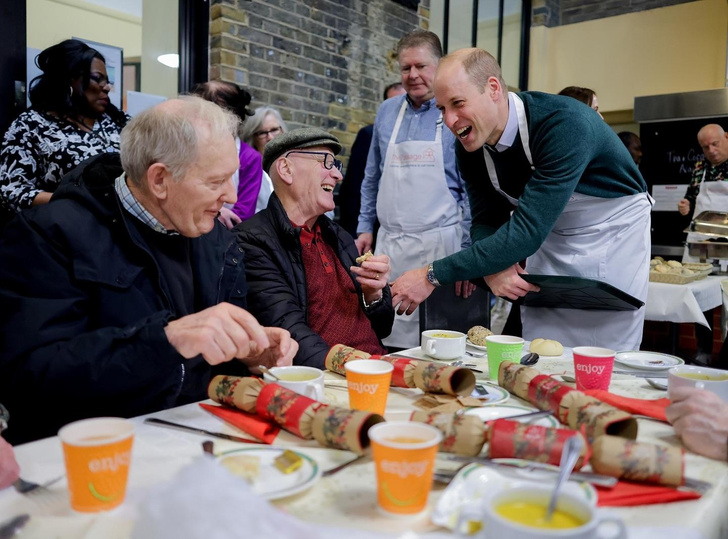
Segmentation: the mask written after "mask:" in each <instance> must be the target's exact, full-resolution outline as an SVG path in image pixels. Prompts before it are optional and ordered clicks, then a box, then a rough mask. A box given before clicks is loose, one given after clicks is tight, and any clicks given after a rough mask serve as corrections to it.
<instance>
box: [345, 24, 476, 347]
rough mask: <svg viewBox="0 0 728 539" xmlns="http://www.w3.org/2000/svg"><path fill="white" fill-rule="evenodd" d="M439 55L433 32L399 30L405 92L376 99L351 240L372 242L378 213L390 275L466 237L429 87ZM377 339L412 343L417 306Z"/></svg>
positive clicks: (380, 247)
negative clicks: (377, 104) (379, 102)
mask: <svg viewBox="0 0 728 539" xmlns="http://www.w3.org/2000/svg"><path fill="white" fill-rule="evenodd" d="M441 56H442V47H441V45H440V40H439V38H438V37H437V36H436V35H435V34H433V33H432V32H428V31H425V30H417V31H415V32H412V33H410V34H408V35H406V36H405V37H403V38H402V39H401V40H400V41H399V43H398V45H397V59H398V61H399V65H400V71H401V74H402V84H403V85H404V88H405V90H406V92H407V94H406V95H404V96H399V97H395V98H392V99H388V100H387V101H385V102H384V103H382V105H381V106H380V107H379V111H378V112H377V118H376V121H375V122H374V135H373V140H372V145H371V148H370V149H369V156H368V158H367V167H366V172H365V176H364V181H363V183H362V189H361V214H360V215H359V226H358V228H357V233H358V234H359V236H358V238H357V241H356V243H357V247H358V248H359V251H360V252H361V253H364V252H366V251H368V250H369V249H371V246H372V243H373V240H374V237H373V230H374V221H375V220H376V219H377V218H378V219H379V221H380V223H381V228H380V229H379V232H378V234H377V247H376V254H387V255H389V258H390V260H391V267H392V273H391V275H392V278H394V279H396V278H397V277H399V275H401V274H402V273H404V272H405V271H407V270H410V269H413V268H417V267H420V266H422V265H424V264H426V263H427V262H428V261H430V260H431V259H432V258H433V256H434V257H435V258H439V257H442V256H448V255H451V254H453V253H455V252H457V251H459V250H460V249H461V248H464V247H468V246H469V244H470V238H469V234H468V230H469V228H470V209H469V206H468V200H467V196H466V193H465V185H464V183H463V180H462V178H461V177H460V173H459V172H458V170H457V167H456V165H455V137H454V136H453V134H452V133H451V132H450V131H449V130H448V129H443V123H442V115H441V114H440V112H439V111H438V110H437V108H436V107H435V99H434V93H433V91H432V82H433V79H434V76H435V70H436V69H437V64H438V62H439V60H440V57H441ZM461 286H462V291H461V290H460V289H461ZM472 289H473V285H472V284H470V283H464V284H461V283H457V284H456V290H457V291H458V293H462V295H463V296H464V297H468V296H469V295H470V292H471V291H472ZM384 344H385V345H387V346H390V347H395V348H409V347H412V346H416V345H418V344H419V316H417V313H416V312H415V315H413V316H411V317H397V319H396V320H395V324H394V328H393V329H392V334H391V335H390V336H389V337H388V338H387V339H385V340H384Z"/></svg>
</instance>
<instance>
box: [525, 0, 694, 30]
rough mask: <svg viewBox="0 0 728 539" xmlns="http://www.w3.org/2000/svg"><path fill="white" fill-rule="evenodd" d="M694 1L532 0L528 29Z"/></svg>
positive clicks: (692, 0)
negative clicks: (529, 27) (530, 26)
mask: <svg viewBox="0 0 728 539" xmlns="http://www.w3.org/2000/svg"><path fill="white" fill-rule="evenodd" d="M694 1H695V0H533V4H532V16H531V25H532V26H549V27H553V26H562V25H565V24H573V23H577V22H584V21H591V20H594V19H603V18H605V17H614V16H615V15H624V14H625V13H633V12H636V11H647V10H649V9H656V8H660V7H666V6H673V5H676V4H685V3H687V2H694Z"/></svg>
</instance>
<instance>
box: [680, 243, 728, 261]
mask: <svg viewBox="0 0 728 539" xmlns="http://www.w3.org/2000/svg"><path fill="white" fill-rule="evenodd" d="M688 252H689V253H690V256H697V257H698V258H700V259H701V260H708V259H711V258H728V241H689V242H688Z"/></svg>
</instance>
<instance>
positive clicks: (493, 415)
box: [465, 387, 559, 427]
mask: <svg viewBox="0 0 728 539" xmlns="http://www.w3.org/2000/svg"><path fill="white" fill-rule="evenodd" d="M488 391H490V387H488ZM535 411H536V410H532V409H529V408H524V407H522V406H514V405H512V404H494V405H488V406H482V407H480V408H469V409H468V410H467V411H466V412H465V414H466V415H474V416H477V417H479V418H480V419H482V420H483V421H492V420H494V419H504V418H509V417H513V416H515V415H521V414H527V413H529V412H535ZM513 419H514V420H516V421H517V420H518V418H515V417H513ZM529 419H531V420H532V419H533V418H530V417H527V418H526V419H525V420H526V421H528V420H529ZM532 424H533V425H541V426H543V427H558V426H559V421H558V420H557V419H556V418H555V417H554V416H552V415H550V416H546V417H540V418H538V419H536V420H534V421H533V423H532Z"/></svg>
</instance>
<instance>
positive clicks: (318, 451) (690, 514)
mask: <svg viewBox="0 0 728 539" xmlns="http://www.w3.org/2000/svg"><path fill="white" fill-rule="evenodd" d="M413 352H415V351H414V350H413ZM417 355H419V354H417ZM463 359H467V360H468V361H470V362H473V363H475V364H476V365H477V366H478V368H480V369H482V370H483V371H485V372H486V374H485V375H479V376H487V369H488V367H487V359H486V358H480V359H473V358H470V357H466V358H465V357H464V358H463ZM536 368H538V369H540V370H541V371H542V372H544V373H547V374H555V373H569V374H572V375H573V359H572V357H571V352H570V350H566V352H565V354H564V355H563V356H561V357H559V358H541V359H540V360H539V363H538V364H537V365H536ZM326 377H327V382H328V383H327V389H326V400H327V401H328V402H329V403H331V404H338V405H341V406H348V394H347V392H346V390H345V389H342V388H344V387H345V381H344V380H343V378H342V377H341V376H339V375H335V374H331V373H327V375H326ZM333 386H337V387H333ZM610 389H611V390H612V391H613V392H614V393H617V394H622V395H628V396H633V397H639V398H659V397H664V396H665V393H664V392H661V391H658V390H655V389H653V388H651V387H650V386H649V385H648V384H647V382H646V381H645V380H643V379H636V378H634V377H631V376H626V375H614V377H613V379H612V385H611V388H610ZM421 395H422V393H421V392H420V391H419V390H416V389H400V388H393V389H392V390H391V392H390V395H389V399H388V403H387V413H386V414H385V415H386V417H387V419H389V420H402V419H406V418H408V416H409V413H410V412H411V411H412V410H413V405H412V403H413V402H414V400H416V399H417V398H419V397H420V396H421ZM511 400H512V401H515V402H520V403H522V401H520V399H516V398H515V397H511ZM152 415H153V416H155V417H160V418H164V419H167V420H169V421H175V422H179V423H184V424H187V425H193V426H197V427H201V428H205V429H209V430H213V431H222V432H226V433H229V434H238V435H239V434H240V432H239V431H237V430H236V429H234V428H233V427H230V426H228V425H227V424H225V423H223V422H222V421H220V420H219V419H217V418H216V417H214V416H212V415H210V414H208V413H206V412H205V411H203V410H202V408H200V407H199V406H198V405H197V404H190V405H187V406H182V407H179V408H174V409H171V410H166V411H163V412H159V413H155V414H152ZM133 421H134V423H135V425H136V427H137V430H136V436H135V441H134V448H133V456H132V466H131V472H130V478H129V491H128V495H127V501H126V502H125V503H124V505H123V506H122V507H120V508H118V509H117V510H115V511H112V512H110V513H107V514H99V515H79V514H74V513H73V512H72V511H71V509H70V507H69V504H68V494H67V492H66V482H65V479H64V480H62V481H60V482H59V483H56V484H55V485H53V486H52V487H51V491H52V493H53V494H51V495H48V496H47V497H45V498H44V497H38V498H36V499H33V498H30V497H24V496H22V495H20V494H18V493H16V492H15V491H14V489H12V488H9V489H5V490H3V491H0V522H1V521H3V520H5V519H6V518H10V517H11V516H13V515H17V514H21V513H30V514H31V515H32V516H31V520H30V522H29V524H28V525H27V526H26V528H25V529H24V530H23V533H22V535H21V536H20V537H22V538H24V539H28V538H43V539H46V538H49V537H53V538H58V539H62V538H74V539H75V538H79V537H83V538H85V539H96V538H99V539H117V538H118V539H128V538H129V537H130V534H131V530H132V528H133V526H134V518H135V515H136V511H137V507H138V506H139V504H140V501H141V500H142V499H143V498H144V496H145V495H146V494H147V493H148V491H149V489H150V488H151V487H153V486H155V485H158V484H160V483H162V482H165V481H168V480H170V479H171V478H172V477H173V476H174V475H175V474H176V473H177V472H178V471H179V470H180V469H181V468H183V467H184V466H186V465H187V464H189V463H190V462H191V461H192V460H193V459H195V458H197V457H198V456H199V455H200V453H201V441H203V440H205V439H206V438H205V437H203V436H198V435H195V434H191V433H186V432H180V431H176V430H169V429H164V428H159V427H154V426H151V425H145V424H144V423H143V418H135V419H133ZM638 423H639V436H638V440H639V441H645V442H650V443H656V444H662V445H678V444H679V440H678V439H677V438H676V437H675V435H674V432H673V429H672V427H671V426H669V425H667V424H665V423H660V422H657V421H653V420H647V419H638ZM275 445H276V446H289V447H295V448H296V450H297V451H300V452H302V453H305V454H307V455H309V456H310V457H311V458H313V459H315V460H316V461H317V462H318V463H319V465H320V466H321V468H322V469H323V470H326V469H328V468H331V467H333V466H336V465H337V464H340V463H343V462H346V461H348V460H350V459H351V458H352V454H351V453H349V452H345V451H337V450H330V449H324V448H322V447H320V446H318V445H317V443H316V442H315V441H304V440H301V439H299V438H297V437H295V436H293V435H292V434H289V433H287V432H281V434H280V435H279V436H278V438H277V440H276V444H275ZM239 447H245V446H244V445H242V444H238V443H235V442H229V441H225V440H220V439H215V450H216V452H223V451H226V450H229V449H233V448H239ZM16 455H17V458H18V461H19V463H20V467H21V470H22V476H23V477H24V478H25V479H28V480H34V481H43V480H46V479H48V478H51V477H55V476H58V475H59V474H61V473H63V472H64V465H63V456H62V451H61V446H60V442H59V440H58V439H57V438H48V439H45V440H39V441H37V442H33V443H29V444H24V445H21V446H18V447H16ZM685 470H686V475H687V476H689V477H692V478H695V479H701V480H704V481H709V482H711V483H712V484H713V485H714V487H713V488H712V489H711V490H710V491H709V492H708V493H707V494H706V495H704V496H703V497H702V498H701V499H699V500H695V501H688V502H679V503H672V504H660V505H648V506H640V507H624V508H609V511H610V512H612V513H616V514H617V515H618V516H619V517H620V518H622V519H623V520H624V521H625V523H626V524H627V526H628V527H629V531H630V536H629V537H630V539H647V538H658V537H674V538H678V537H679V538H681V539H682V538H688V537H689V538H706V539H719V538H724V537H728V511H726V506H728V465H726V463H724V462H717V461H712V460H709V459H706V458H703V457H699V456H697V455H694V454H686V456H685ZM443 488H444V487H441V486H435V487H434V489H433V491H432V494H431V496H430V501H429V505H430V507H432V506H433V505H434V504H435V503H436V502H437V500H438V498H439V496H440V495H441V493H442V490H443ZM375 492H376V484H375V478H374V464H373V463H372V462H368V463H362V464H358V465H355V466H351V467H349V468H346V469H344V470H343V471H341V472H339V473H338V474H336V475H334V476H331V477H326V478H321V479H320V480H319V481H318V482H317V483H316V484H314V485H313V486H312V487H311V488H310V489H309V490H308V491H305V492H302V493H300V494H297V495H295V496H291V497H288V498H284V499H282V500H279V501H276V502H272V503H273V504H274V505H275V506H278V507H280V508H281V509H283V510H284V511H285V512H287V513H288V514H291V515H293V516H295V517H298V518H300V519H302V520H304V521H308V522H312V523H327V524H329V525H331V526H338V527H342V528H350V529H357V530H370V531H373V532H387V533H389V534H402V535H401V536H402V537H408V538H409V539H412V538H414V537H418V536H420V535H421V534H425V535H427V536H429V535H430V534H432V535H433V537H434V536H439V535H440V534H442V533H443V532H445V533H449V532H448V531H447V530H444V529H443V528H438V527H437V526H435V525H434V524H432V523H431V522H430V521H429V512H428V513H425V514H423V515H422V516H419V517H416V518H408V519H392V518H388V517H386V516H383V515H382V514H381V513H379V512H378V511H377V508H376V494H375ZM194 495H195V494H194V492H191V493H190V497H192V498H193V499H194ZM244 527H245V523H244V522H241V535H240V537H245V533H244ZM407 532H409V533H407ZM405 534H406V535H405Z"/></svg>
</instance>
